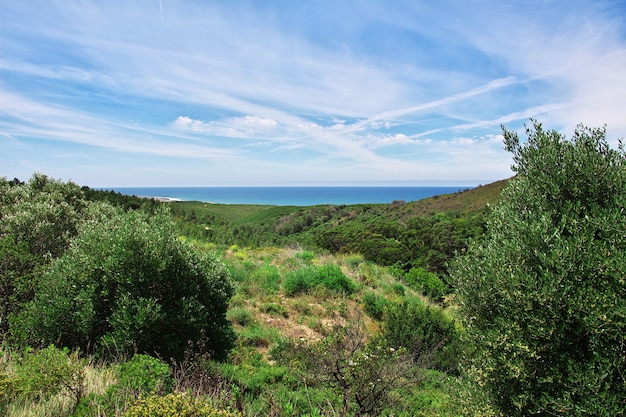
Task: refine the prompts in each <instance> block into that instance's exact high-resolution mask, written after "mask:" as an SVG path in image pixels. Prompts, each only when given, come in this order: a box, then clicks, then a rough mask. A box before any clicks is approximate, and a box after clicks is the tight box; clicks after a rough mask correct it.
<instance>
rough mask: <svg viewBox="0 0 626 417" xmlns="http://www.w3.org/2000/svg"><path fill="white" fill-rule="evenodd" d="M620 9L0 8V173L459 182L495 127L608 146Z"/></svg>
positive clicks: (623, 86) (177, 4)
mask: <svg viewBox="0 0 626 417" xmlns="http://www.w3.org/2000/svg"><path fill="white" fill-rule="evenodd" d="M625 20H626V2H624V1H622V0H616V1H604V0H598V1H595V0H588V1H577V0H572V1H549V0H541V1H536V0H527V1H508V2H507V1H495V0H494V1H489V0H475V1H469V0H468V1H462V0H457V1H449V0H438V1H436V2H435V1H429V0H428V1H427V0H407V1H405V0H394V1H387V0H368V1H360V0H359V1H356V0H355V1H349V0H345V1H342V0H335V1H330V0H317V1H295V0H262V1H261V0H257V1H253V0H250V1H242V0H229V1H226V0H224V1H218V0H214V1H208V0H206V1H201V0H177V1H174V0H137V1H132V0H110V1H87V0H81V1H74V0H28V1H24V0H3V1H2V2H0V149H1V151H0V177H6V178H8V179H13V178H19V179H21V180H27V179H29V178H30V177H31V176H32V174H33V173H35V172H39V173H43V174H46V175H49V176H51V177H54V178H57V179H61V180H64V181H68V180H71V181H74V182H76V183H78V184H80V185H87V186H90V187H122V186H237V185H246V186H251V185H259V186H263V185H273V186H277V185H462V186H473V185H478V184H486V183H489V182H491V181H496V180H500V179H504V178H508V177H510V176H512V175H513V173H512V171H511V163H512V160H511V157H510V155H509V154H508V153H507V152H505V151H504V150H503V142H502V128H501V125H504V126H505V127H506V128H507V129H509V130H515V131H519V132H520V136H521V137H522V138H523V137H524V133H523V132H524V125H525V124H529V122H530V119H531V118H534V119H536V120H538V121H540V122H541V123H542V124H543V126H544V128H547V129H555V130H558V131H559V132H562V133H563V134H565V135H566V136H568V137H571V136H572V134H573V132H574V129H575V127H576V126H577V125H578V124H584V125H585V126H589V127H602V126H604V125H606V129H607V137H608V138H609V141H610V143H611V144H613V145H616V144H617V141H618V139H619V138H621V137H626V21H625Z"/></svg>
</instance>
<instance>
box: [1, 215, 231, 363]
mask: <svg viewBox="0 0 626 417" xmlns="http://www.w3.org/2000/svg"><path fill="white" fill-rule="evenodd" d="M88 215H89V217H88V218H90V219H91V220H90V221H88V222H86V223H85V224H84V225H83V226H82V227H81V228H80V230H79V235H78V236H77V237H76V238H75V240H74V241H73V244H72V246H71V247H70V249H69V250H68V251H67V252H66V253H65V254H64V255H63V256H62V257H61V258H59V259H58V260H56V261H55V262H53V263H52V264H51V265H50V267H49V268H48V269H47V270H46V271H45V274H44V275H43V276H42V278H41V281H40V283H39V285H38V287H37V290H36V296H35V299H34V300H33V301H32V302H30V303H29V304H28V305H27V306H26V307H25V308H24V311H22V313H21V314H20V315H19V316H18V317H17V319H15V320H14V321H13V322H12V323H11V325H12V327H11V329H12V332H13V333H14V334H15V335H16V337H17V338H18V339H19V340H20V341H22V342H26V343H33V344H38V343H41V341H43V342H44V343H46V344H47V343H57V344H59V345H61V346H69V347H79V348H81V349H83V350H86V349H88V348H89V349H93V348H94V347H95V348H96V349H97V350H98V351H99V352H101V353H107V352H108V351H111V350H112V351H113V352H112V353H113V354H118V353H120V352H121V353H124V354H131V353H133V352H135V351H136V352H139V353H148V354H156V355H158V356H160V357H164V358H168V359H169V358H175V359H181V358H183V356H184V353H185V351H186V350H187V349H188V348H189V347H190V346H192V347H193V349H195V350H196V351H200V352H209V353H211V354H212V355H213V356H214V358H217V359H221V358H224V357H225V355H226V352H227V351H228V350H229V349H230V347H231V346H232V342H233V340H234V335H233V333H232V329H231V327H230V323H229V322H228V321H227V320H226V317H225V314H226V309H227V307H228V301H229V299H230V297H231V295H232V291H233V288H232V285H231V282H230V279H229V275H228V271H227V270H226V267H225V266H224V264H223V263H222V262H221V261H219V260H218V259H217V258H216V257H215V256H214V255H212V254H207V253H200V252H196V251H193V249H192V248H190V247H189V246H188V245H186V244H185V243H183V242H182V241H180V240H179V239H178V238H177V236H176V234H175V232H174V229H173V223H172V220H171V218H170V217H169V215H168V213H166V212H163V211H161V212H158V213H156V214H154V215H151V216H148V215H146V214H144V213H142V212H130V213H124V212H121V211H120V210H117V209H114V208H113V207H111V206H106V205H98V206H92V207H91V211H90V212H89V213H88Z"/></svg>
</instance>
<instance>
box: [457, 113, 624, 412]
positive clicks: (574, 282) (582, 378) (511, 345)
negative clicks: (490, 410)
mask: <svg viewBox="0 0 626 417" xmlns="http://www.w3.org/2000/svg"><path fill="white" fill-rule="evenodd" d="M526 131H527V135H528V140H527V142H526V143H521V142H520V140H519V138H518V136H517V134H515V133H514V132H511V131H507V130H506V129H504V138H505V147H506V149H507V150H508V151H509V152H511V153H512V154H513V159H514V162H515V165H514V166H513V170H514V171H515V172H516V173H517V176H516V178H515V179H513V180H512V181H511V183H510V185H509V186H508V188H507V189H506V190H505V191H504V192H503V196H502V200H501V202H500V203H499V204H497V205H496V206H495V207H494V208H493V212H492V214H491V217H490V219H489V221H488V224H487V229H488V232H487V236H486V237H485V238H484V240H482V241H477V242H474V243H473V244H472V245H471V246H470V248H469V250H468V253H467V255H466V256H464V257H462V258H460V259H459V260H458V262H457V263H456V265H455V267H454V268H453V273H452V277H453V281H454V285H455V288H456V289H457V292H458V295H459V296H460V302H461V311H462V313H463V317H464V319H465V323H466V327H467V331H468V333H469V335H470V336H471V340H472V341H473V342H474V344H475V345H476V347H477V348H478V355H476V360H477V363H476V365H477V369H478V370H479V372H478V377H479V381H480V383H481V384H483V386H484V387H485V388H486V389H487V390H488V392H489V393H490V395H491V399H492V401H493V403H494V404H495V405H496V406H497V407H498V408H499V409H500V411H501V412H502V413H503V414H504V415H507V416H528V415H545V416H548V415H550V416H551V415H571V416H587V415H589V416H590V415H594V416H617V415H624V410H625V409H626V280H625V278H624V277H626V216H625V213H624V208H625V207H626V171H625V153H624V150H623V148H622V147H621V146H620V148H619V150H614V149H611V148H610V147H609V145H608V143H607V141H606V137H605V136H606V132H605V129H589V128H585V127H583V126H579V127H578V128H577V129H576V131H575V134H574V137H573V139H572V140H571V141H568V140H565V138H564V137H563V136H562V135H560V134H559V133H557V132H555V131H544V130H543V129H542V127H541V125H540V124H539V123H537V122H533V126H532V128H527V130H526Z"/></svg>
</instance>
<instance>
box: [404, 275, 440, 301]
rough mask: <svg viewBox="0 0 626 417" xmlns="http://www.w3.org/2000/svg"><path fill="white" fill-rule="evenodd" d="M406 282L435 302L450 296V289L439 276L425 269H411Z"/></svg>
mask: <svg viewBox="0 0 626 417" xmlns="http://www.w3.org/2000/svg"><path fill="white" fill-rule="evenodd" d="M404 281H405V282H406V283H407V284H408V285H409V287H411V288H413V289H414V290H416V291H420V292H421V293H422V294H424V295H427V296H428V297H430V298H432V299H433V300H435V301H437V300H440V299H441V298H442V297H443V296H444V295H446V294H448V292H449V291H450V287H448V284H446V283H445V282H443V280H442V279H441V278H439V277H438V276H437V274H435V273H433V272H429V271H427V270H425V269H424V268H421V267H418V268H411V269H410V270H409V272H407V273H406V274H405V275H404Z"/></svg>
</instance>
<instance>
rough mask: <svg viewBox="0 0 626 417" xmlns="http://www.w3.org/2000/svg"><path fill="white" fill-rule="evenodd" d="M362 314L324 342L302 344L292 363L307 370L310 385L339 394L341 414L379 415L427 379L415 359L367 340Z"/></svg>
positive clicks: (289, 358) (290, 358) (338, 327)
mask: <svg viewBox="0 0 626 417" xmlns="http://www.w3.org/2000/svg"><path fill="white" fill-rule="evenodd" d="M366 338H367V334H366V330H365V328H364V323H363V322H362V321H361V319H360V317H359V316H358V315H356V316H354V317H349V318H348V321H347V322H346V323H345V324H344V325H338V324H337V325H335V326H333V328H332V330H331V331H330V333H329V334H328V335H327V336H326V337H325V338H324V339H323V340H321V341H319V342H310V343H309V342H305V341H303V342H301V343H298V344H296V345H295V346H294V348H293V351H291V352H290V353H289V354H287V355H283V356H286V357H287V362H288V363H287V364H291V363H290V362H289V361H292V362H294V363H293V365H294V367H298V368H301V369H302V370H303V371H304V379H305V381H306V383H307V385H308V384H313V385H321V386H323V387H327V388H330V389H332V390H333V392H334V393H335V394H336V395H337V398H339V399H340V400H341V407H340V409H339V410H338V414H339V415H340V416H348V415H350V416H352V415H355V416H378V415H380V413H381V412H382V411H383V410H385V409H387V408H391V407H393V405H394V403H395V402H396V401H398V400H399V399H398V398H397V396H395V395H394V393H397V390H398V389H400V388H402V387H403V386H405V385H407V384H415V383H416V382H418V381H419V378H420V376H421V374H420V372H421V369H420V368H419V367H418V366H416V361H415V360H414V357H413V355H411V354H407V353H406V350H404V349H397V350H396V349H394V348H390V347H389V346H387V345H386V344H385V343H383V342H382V341H372V342H370V343H368V342H367V340H366ZM278 359H279V360H282V361H285V358H284V357H279V358H278Z"/></svg>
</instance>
